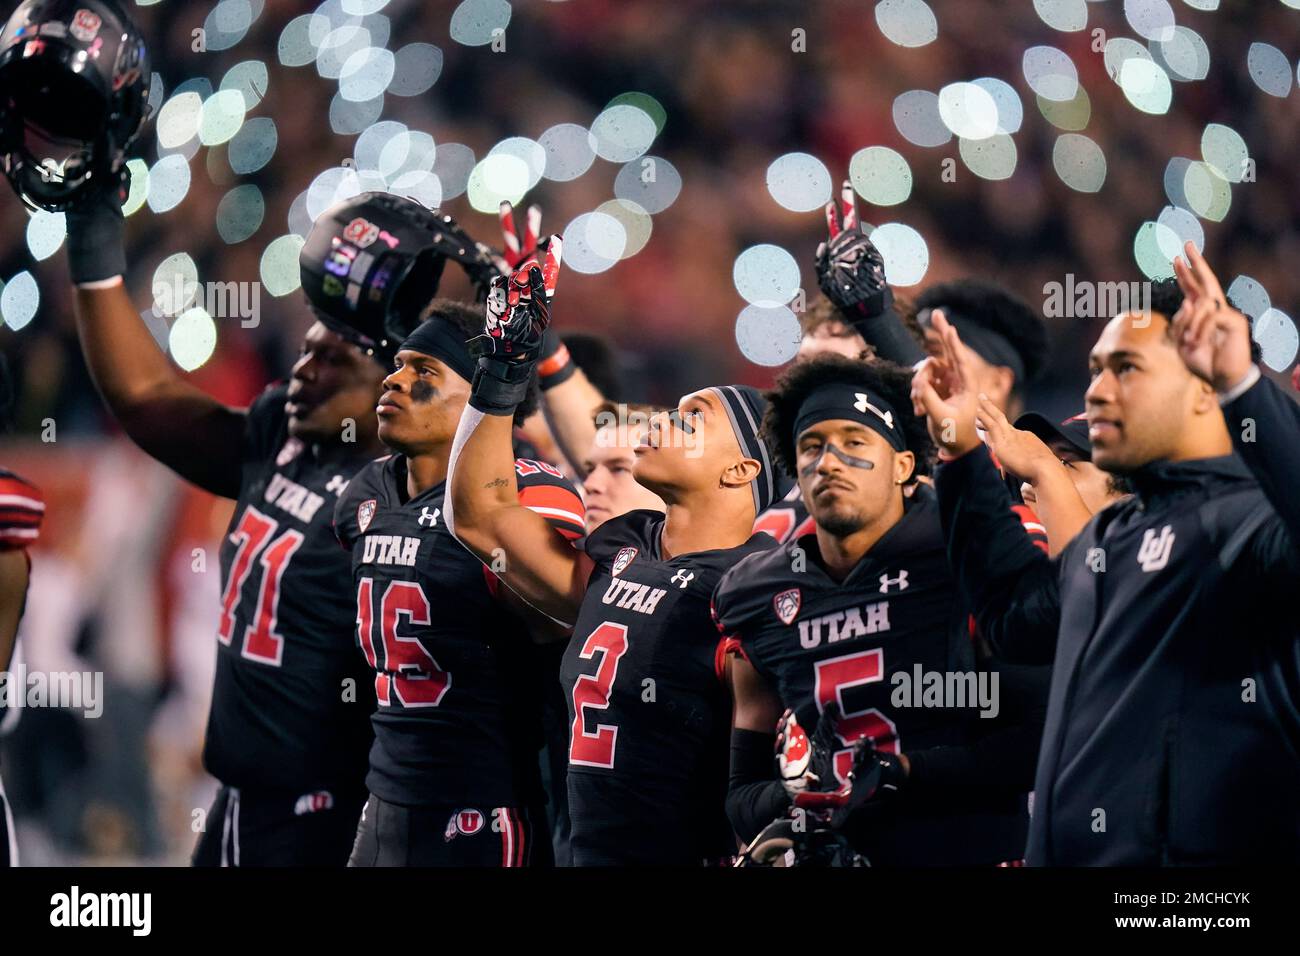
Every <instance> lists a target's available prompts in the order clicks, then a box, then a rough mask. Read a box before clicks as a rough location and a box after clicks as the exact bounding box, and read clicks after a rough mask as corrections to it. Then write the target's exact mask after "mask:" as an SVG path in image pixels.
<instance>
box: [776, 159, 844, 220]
mask: <svg viewBox="0 0 1300 956" xmlns="http://www.w3.org/2000/svg"><path fill="white" fill-rule="evenodd" d="M767 191H768V193H769V194H771V196H772V198H773V199H774V200H776V203H777V205H779V206H781V207H782V208H783V209H789V210H790V211H791V212H811V211H812V210H814V209H817V208H820V207H821V206H823V205H825V204H826V202H827V201H829V200H830V198H831V174H830V172H829V171H828V170H827V169H826V164H825V163H823V162H822V161H821V160H820V159H818V158H817V157H816V156H811V155H809V154H808V153H786V154H785V155H784V156H778V157H777V158H776V159H775V160H773V161H772V164H771V165H770V166H768V167H767Z"/></svg>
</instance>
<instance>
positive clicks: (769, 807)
mask: <svg viewBox="0 0 1300 956" xmlns="http://www.w3.org/2000/svg"><path fill="white" fill-rule="evenodd" d="M775 746H776V734H763V733H759V732H758V731H756V730H741V729H739V728H737V729H735V730H733V731H732V732H731V782H730V785H729V786H728V788H727V819H729V820H730V821H731V826H732V828H733V829H734V830H735V831H736V836H738V837H740V838H741V839H742V840H743V841H745V842H746V843H748V842H749V841H750V840H752V839H754V837H756V836H758V833H759V831H760V830H762V829H763V827H765V826H767V825H768V824H769V823H771V822H772V821H773V820H775V819H776V818H777V817H780V816H784V815H785V812H786V811H787V810H788V809H789V808H790V795H789V794H788V793H787V792H786V789H785V786H784V785H783V784H782V783H781V781H780V780H777V779H775V776H774V766H775V757H774V756H773V752H774V750H775Z"/></svg>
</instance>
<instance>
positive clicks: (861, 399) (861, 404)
mask: <svg viewBox="0 0 1300 956" xmlns="http://www.w3.org/2000/svg"><path fill="white" fill-rule="evenodd" d="M853 397H854V398H856V399H857V401H856V402H854V403H853V407H854V408H856V409H857V410H858V411H860V412H862V413H863V414H865V413H866V411H867V409H868V408H869V409H871V410H872V411H873V412H875V413H876V417H877V418H879V419H880V420H882V421H883V422H884V423H885V427H886V428H893V427H894V413H893V412H882V411H881V410H880V409H878V408H876V406H875V405H872V404H871V403H870V402H869V401H867V393H866V392H854V393H853Z"/></svg>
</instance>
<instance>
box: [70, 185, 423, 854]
mask: <svg viewBox="0 0 1300 956" xmlns="http://www.w3.org/2000/svg"><path fill="white" fill-rule="evenodd" d="M394 202H399V201H397V200H395V197H389V199H383V198H382V197H381V198H380V199H376V198H375V197H374V196H372V195H371V194H362V195H361V196H359V197H357V198H356V199H354V200H349V201H348V202H346V203H342V204H339V205H338V206H336V207H334V208H333V209H331V210H327V211H326V212H325V213H323V214H322V215H321V216H320V217H319V218H318V220H317V222H316V224H315V226H314V227H313V229H312V233H311V235H309V237H308V240H307V245H306V246H305V247H304V267H303V277H304V288H305V289H307V290H308V292H309V297H310V298H309V301H310V302H311V304H312V308H313V311H314V313H315V315H316V318H317V321H316V322H315V323H313V324H312V325H311V327H310V328H309V329H308V330H307V333H306V336H305V337H304V340H303V346H302V353H301V355H300V356H299V358H298V360H297V362H295V363H294V366H293V369H292V371H291V372H290V376H289V381H288V382H287V383H279V384H275V385H272V386H270V387H269V388H268V389H267V390H266V391H265V392H263V393H262V394H261V395H260V396H259V397H258V398H257V399H255V400H254V401H253V403H252V405H251V406H250V407H249V408H247V409H241V408H230V407H227V406H226V405H223V404H222V403H221V402H218V401H217V400H216V399H214V398H212V397H211V396H209V395H207V394H206V393H204V392H202V391H200V390H199V389H198V388H196V387H195V386H194V385H192V384H191V383H190V382H189V381H188V380H187V379H186V378H185V377H184V376H183V375H182V374H181V373H180V372H179V371H178V370H177V368H176V367H175V366H174V365H173V364H172V363H171V362H170V361H169V360H168V358H167V356H166V355H165V354H164V353H163V352H162V351H161V350H160V349H159V348H158V345H157V343H156V342H155V341H154V338H153V335H152V334H151V333H150V332H149V330H148V328H147V327H146V325H145V324H144V322H143V321H142V320H141V317H140V315H139V313H138V312H137V311H136V309H135V306H134V305H133V304H132V302H131V299H130V297H129V295H128V293H127V290H126V285H125V283H124V281H123V276H124V275H125V273H126V257H125V252H124V248H123V220H122V211H121V204H120V194H119V193H115V192H113V191H105V192H103V193H101V194H99V195H98V196H97V197H95V198H94V200H93V201H91V202H90V203H88V204H85V205H82V206H80V207H79V208H77V209H75V210H73V211H72V212H70V213H69V215H68V263H69V267H70V269H71V275H72V281H73V283H74V285H75V286H76V289H75V305H76V322H77V331H78V334H79V335H80V338H81V344H82V350H83V353H84V354H85V357H86V363H87V365H88V367H89V369H90V373H91V376H92V378H93V379H94V381H95V384H96V386H97V387H98V389H99V391H100V394H101V395H102V396H103V398H104V401H105V403H106V404H107V405H108V407H109V408H110V410H111V411H112V412H113V414H114V415H115V416H116V418H117V420H118V421H119V422H120V423H121V425H122V427H123V429H124V430H125V431H126V433H127V435H128V436H130V437H131V439H132V440H133V441H135V443H136V444H137V445H139V446H140V447H141V448H142V449H143V450H144V451H146V452H148V453H149V454H150V455H152V456H153V457H154V458H156V459H157V460H158V461H160V462H162V463H163V464H164V465H167V466H168V467H169V468H171V469H172V470H174V471H175V472H177V473H178V474H180V475H181V476H182V477H184V478H186V479H188V480H190V481H192V482H194V483H195V484H196V485H198V486H199V487H201V488H204V489H206V490H207V491H210V492H212V493H213V494H217V495H221V496H223V497H228V498H234V499H236V506H235V512H234V515H233V516H232V518H231V523H230V527H229V530H228V532H227V534H226V536H225V538H224V539H223V542H222V546H221V613H220V617H219V620H218V624H217V642H218V643H217V670H216V682H215V686H214V688H213V695H212V709H211V712H210V715H209V719H208V727H207V734H206V740H205V743H204V766H205V767H206V768H207V770H208V771H209V772H210V773H211V774H212V775H213V776H214V777H216V778H217V780H218V781H220V783H221V787H220V789H219V791H218V793H217V796H216V799H215V801H214V803H213V805H212V808H211V809H210V810H209V811H208V813H207V816H206V818H205V820H206V823H205V826H204V829H203V831H202V833H201V835H200V837H199V840H198V843H197V846H196V848H195V852H194V863H195V864H196V865H230V866H240V865H245V866H247V865H307V864H316V865H338V866H342V865H343V864H345V863H346V862H347V859H348V853H349V852H350V850H351V847H352V841H353V837H354V835H355V833H356V823H357V818H358V817H359V815H360V813H361V808H362V805H363V804H364V801H365V796H366V794H365V785H364V778H365V772H366V766H367V752H368V750H369V747H370V741H371V731H370V711H371V710H372V709H373V707H374V696H373V694H372V693H371V691H370V686H371V684H372V683H373V682H372V681H371V680H370V679H369V672H368V670H367V669H366V667H365V664H364V661H362V660H361V659H360V657H359V656H358V655H357V653H356V648H355V644H354V637H353V632H354V628H355V621H356V603H355V600H354V599H353V596H352V594H351V593H350V590H346V589H343V588H340V586H339V582H340V581H346V580H348V578H349V577H350V574H351V569H350V566H349V560H348V556H347V554H345V553H343V552H342V551H340V550H339V547H338V542H337V540H336V539H335V537H334V533H333V529H332V522H333V516H334V504H335V502H336V501H337V500H338V497H339V495H340V494H341V493H342V491H343V489H344V488H345V487H347V483H348V481H349V479H350V478H351V477H352V476H353V474H354V473H355V472H356V471H357V470H358V469H359V468H360V467H361V466H362V465H363V464H365V463H366V462H368V461H370V460H372V459H373V458H374V457H375V456H376V455H378V454H380V453H381V452H382V450H383V446H382V445H381V444H380V442H379V438H378V435H377V422H376V420H375V414H374V408H375V403H376V401H377V399H378V397H379V395H380V391H381V389H380V383H381V382H382V381H383V378H384V372H385V369H384V368H383V366H382V365H381V362H380V361H379V360H378V359H377V357H376V356H377V355H378V354H379V353H378V352H376V351H375V348H374V347H373V343H369V342H368V343H366V344H365V345H358V344H356V343H355V342H354V341H351V340H350V339H349V338H348V337H346V336H345V335H344V334H343V332H341V331H340V329H342V330H343V331H347V330H348V329H349V328H350V327H349V326H347V325H345V324H343V323H341V322H340V321H338V320H337V319H335V318H333V313H335V312H337V311H338V303H339V302H345V301H350V300H349V299H348V298H347V296H345V295H344V294H343V293H344V290H345V283H346V284H350V285H354V286H357V288H358V289H363V288H364V289H369V287H370V284H371V283H372V282H374V283H375V284H376V285H377V286H378V290H379V291H381V292H383V293H384V295H379V294H376V295H374V296H372V295H370V294H369V292H368V291H367V292H366V294H365V295H358V296H356V301H358V302H361V303H365V304H366V306H367V307H368V308H372V309H373V310H374V311H375V313H376V314H379V315H382V314H384V313H385V312H386V311H387V310H388V308H389V306H390V305H391V304H392V302H393V301H396V300H397V299H398V297H399V296H402V297H403V298H405V297H407V296H409V297H410V298H412V299H414V300H415V301H421V300H423V301H424V302H427V301H428V299H429V298H431V297H432V291H433V290H432V288H431V287H430V283H429V277H428V274H429V272H430V271H431V270H430V269H428V268H426V269H424V270H422V271H421V273H420V275H419V276H417V279H418V283H419V284H416V285H412V284H410V283H407V282H403V281H398V278H399V277H403V276H406V275H407V274H408V273H410V272H411V271H412V269H411V267H412V264H413V263H414V262H415V260H416V257H417V253H419V252H420V251H422V250H427V249H429V248H430V247H432V246H434V245H435V243H434V239H433V236H434V235H435V228H434V226H435V224H433V223H425V222H422V221H415V220H412V219H410V218H409V217H405V216H402V215H399V214H398V212H395V211H394ZM410 205H411V206H415V204H414V203H411V204H410ZM417 208H418V207H417ZM399 211H401V210H399ZM390 241H391V242H392V245H391V246H390V245H389V242H390ZM317 249H323V250H325V251H324V252H320V253H318V254H317V255H316V257H315V258H311V256H309V255H307V253H309V252H311V251H312V250H317ZM381 252H382V254H380V253H381ZM327 260H328V262H329V263H330V265H331V266H333V267H334V268H333V271H330V269H329V268H326V267H323V263H324V262H325V261H327ZM354 261H365V262H369V263H370V265H371V266H372V268H370V270H369V271H368V272H367V271H359V270H356V269H349V268H347V267H346V266H348V265H349V264H350V263H352V262H354ZM339 264H343V265H344V266H345V268H342V269H339V268H337V266H338V265H339ZM339 273H341V274H342V278H341V279H340V278H339V275H338V274H339ZM376 277H382V283H383V284H382V285H380V284H379V282H380V280H379V279H377V278H376ZM331 280H333V283H334V285H332V284H331ZM433 284H435V285H436V276H435V280H434V283H433ZM335 285H336V286H337V290H338V293H339V294H338V295H336V296H332V295H331V294H330V293H331V292H332V291H333V290H334V288H335Z"/></svg>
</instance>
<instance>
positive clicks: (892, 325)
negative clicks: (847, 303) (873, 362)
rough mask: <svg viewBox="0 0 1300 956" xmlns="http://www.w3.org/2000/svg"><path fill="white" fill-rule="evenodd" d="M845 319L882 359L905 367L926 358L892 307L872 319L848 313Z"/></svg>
mask: <svg viewBox="0 0 1300 956" xmlns="http://www.w3.org/2000/svg"><path fill="white" fill-rule="evenodd" d="M845 317H846V318H848V319H849V321H850V322H852V324H853V327H854V328H855V329H857V330H858V334H859V335H861V336H862V338H863V341H865V342H866V343H867V344H868V345H870V346H871V347H872V348H874V349H875V350H876V354H877V355H878V356H880V357H881V358H883V359H889V361H891V362H897V363H898V364H899V365H905V366H912V365H915V364H916V363H917V362H919V361H921V359H923V358H925V350H924V349H923V348H921V345H920V343H918V342H917V341H916V339H915V338H913V337H912V333H911V332H909V331H908V329H907V326H906V325H904V324H903V320H902V318H901V317H900V316H899V314H898V313H897V312H896V311H894V308H893V307H892V306H888V305H887V306H886V307H885V309H884V311H882V312H880V313H879V314H878V315H873V316H872V317H871V318H863V317H862V316H857V315H849V314H848V313H845Z"/></svg>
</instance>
